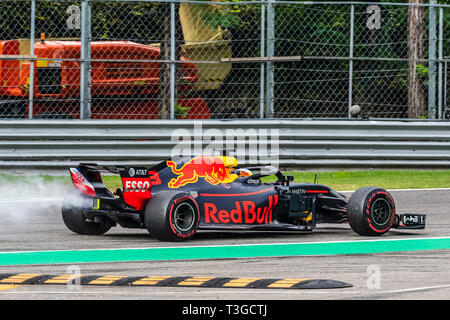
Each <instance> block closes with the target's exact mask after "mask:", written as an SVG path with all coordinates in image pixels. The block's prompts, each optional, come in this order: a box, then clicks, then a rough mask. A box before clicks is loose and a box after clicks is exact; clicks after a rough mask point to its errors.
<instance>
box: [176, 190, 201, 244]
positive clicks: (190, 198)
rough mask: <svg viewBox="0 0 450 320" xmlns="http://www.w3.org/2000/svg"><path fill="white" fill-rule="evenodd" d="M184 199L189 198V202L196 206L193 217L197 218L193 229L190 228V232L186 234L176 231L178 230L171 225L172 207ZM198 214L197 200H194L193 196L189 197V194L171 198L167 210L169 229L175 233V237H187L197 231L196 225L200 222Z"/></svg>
mask: <svg viewBox="0 0 450 320" xmlns="http://www.w3.org/2000/svg"><path fill="white" fill-rule="evenodd" d="M186 199H189V200H191V202H192V203H193V204H194V205H195V207H196V208H197V212H196V213H195V214H196V217H195V218H196V219H197V222H196V226H195V229H194V230H192V231H191V232H189V233H187V234H183V233H181V232H178V231H177V230H176V229H175V227H174V225H173V221H172V212H173V208H174V207H175V204H178V203H180V202H181V201H184V200H186ZM199 214H200V210H199V207H198V204H197V202H196V201H195V200H194V198H192V197H190V196H189V195H184V196H182V197H180V198H177V199H175V200H173V201H172V205H171V207H170V210H169V225H170V229H171V230H172V232H173V234H175V235H176V236H177V237H179V238H187V237H190V236H192V235H193V234H194V233H195V232H196V231H197V229H198V225H199V223H200V217H199Z"/></svg>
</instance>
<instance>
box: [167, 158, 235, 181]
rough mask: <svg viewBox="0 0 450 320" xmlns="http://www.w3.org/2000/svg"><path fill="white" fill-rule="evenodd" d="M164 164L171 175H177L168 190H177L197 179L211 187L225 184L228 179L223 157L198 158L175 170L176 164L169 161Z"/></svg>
mask: <svg viewBox="0 0 450 320" xmlns="http://www.w3.org/2000/svg"><path fill="white" fill-rule="evenodd" d="M166 164H167V166H168V167H169V168H171V169H172V172H173V173H175V174H176V175H178V177H177V178H174V179H172V180H170V181H169V184H168V186H169V188H179V187H182V186H185V185H187V184H188V183H195V182H197V181H198V178H199V177H201V178H204V179H205V181H206V182H208V183H210V184H212V185H217V184H219V183H225V182H226V181H227V179H228V173H227V169H226V167H225V163H224V160H223V157H216V156H198V157H195V158H192V159H191V160H189V161H188V162H186V163H185V164H184V165H183V166H182V167H181V168H177V164H176V163H175V162H173V161H170V160H168V161H167V162H166Z"/></svg>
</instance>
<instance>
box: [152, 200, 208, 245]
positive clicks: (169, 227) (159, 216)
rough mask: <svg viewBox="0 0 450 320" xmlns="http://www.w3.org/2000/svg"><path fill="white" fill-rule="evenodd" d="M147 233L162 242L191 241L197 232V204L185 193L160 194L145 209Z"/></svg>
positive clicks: (198, 217) (198, 215) (198, 220)
mask: <svg viewBox="0 0 450 320" xmlns="http://www.w3.org/2000/svg"><path fill="white" fill-rule="evenodd" d="M144 219H145V226H146V227H147V230H148V232H149V233H150V234H151V235H152V236H153V237H155V238H157V239H159V240H162V241H183V240H189V239H191V238H192V237H193V236H194V234H195V232H197V229H198V225H199V222H200V214H199V208H198V205H197V202H196V201H195V200H194V198H192V197H191V196H190V195H189V194H187V193H174V192H161V193H158V194H156V195H155V196H154V197H152V198H151V199H150V200H149V201H148V203H147V206H146V207H145V217H144Z"/></svg>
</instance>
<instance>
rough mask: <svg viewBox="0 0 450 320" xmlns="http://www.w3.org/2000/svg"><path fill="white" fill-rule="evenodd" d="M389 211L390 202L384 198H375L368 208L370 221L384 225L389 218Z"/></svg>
mask: <svg viewBox="0 0 450 320" xmlns="http://www.w3.org/2000/svg"><path fill="white" fill-rule="evenodd" d="M391 211H392V209H391V204H390V203H389V202H388V201H387V200H386V199H384V198H378V199H376V200H375V202H374V203H373V204H372V208H371V210H370V215H371V218H372V221H373V222H374V223H375V224H377V225H379V226H383V225H385V224H386V223H387V222H388V221H389V220H390V218H391Z"/></svg>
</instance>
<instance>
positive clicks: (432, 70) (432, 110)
mask: <svg viewBox="0 0 450 320" xmlns="http://www.w3.org/2000/svg"><path fill="white" fill-rule="evenodd" d="M435 5H436V0H430V7H429V50H428V52H429V56H428V68H429V74H428V119H436V6H435Z"/></svg>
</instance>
